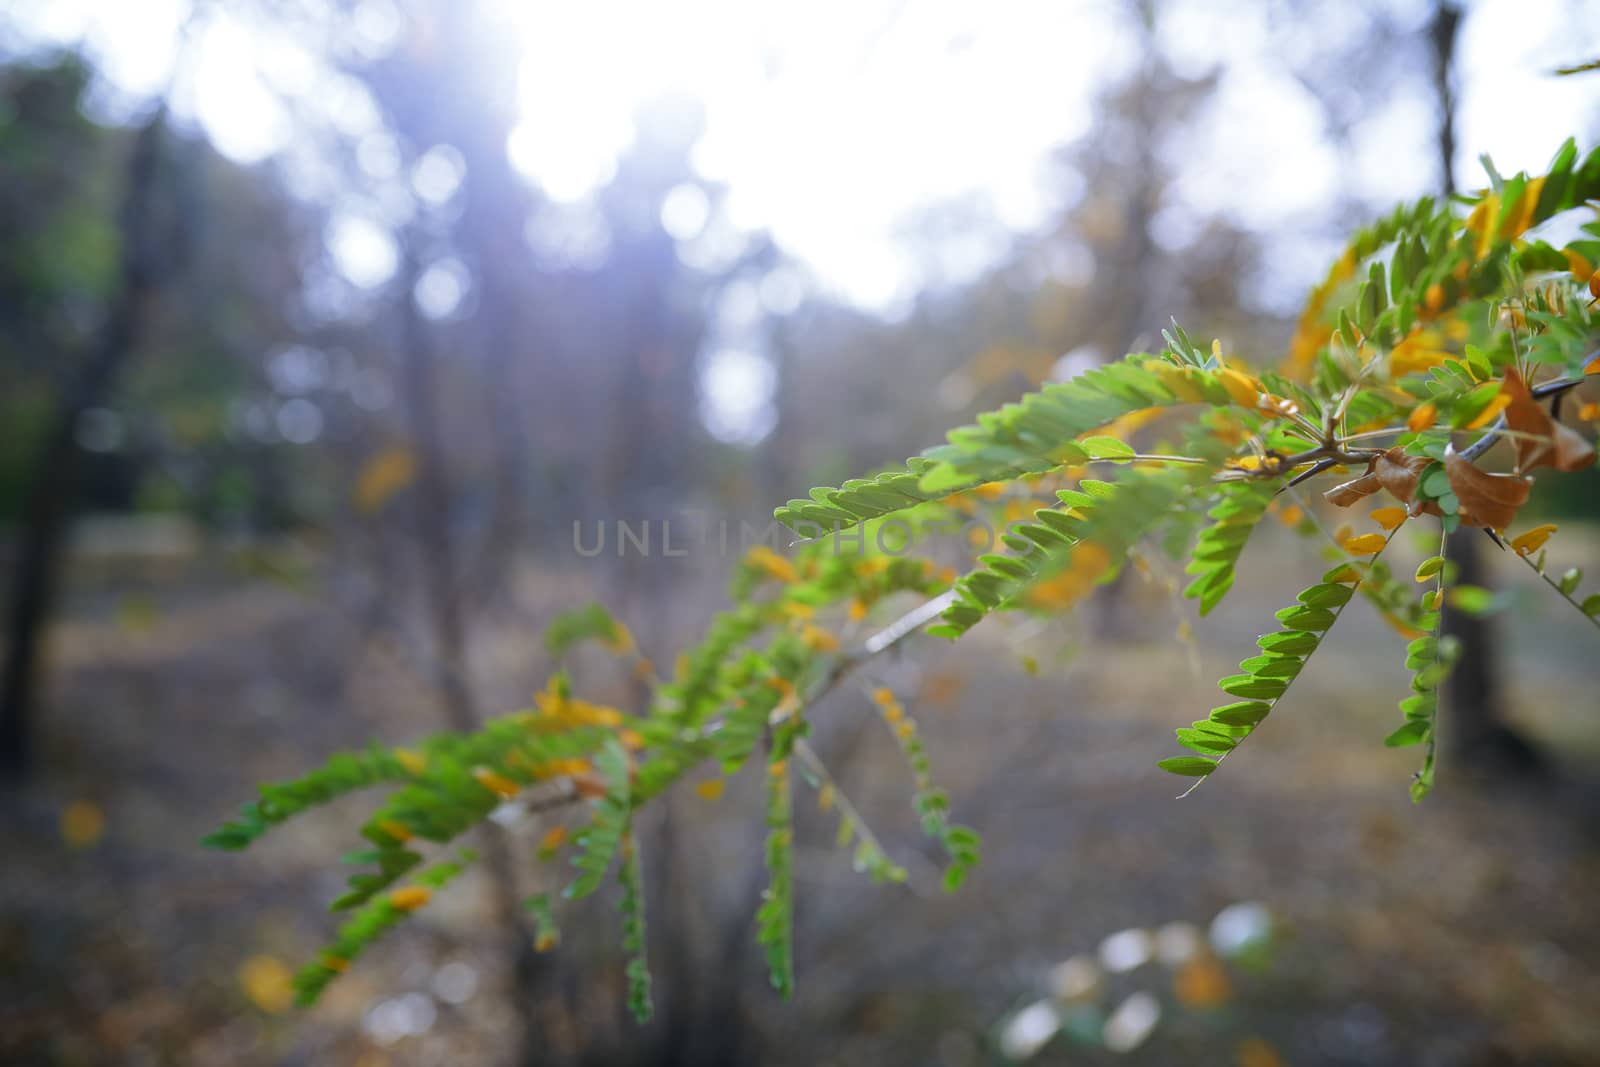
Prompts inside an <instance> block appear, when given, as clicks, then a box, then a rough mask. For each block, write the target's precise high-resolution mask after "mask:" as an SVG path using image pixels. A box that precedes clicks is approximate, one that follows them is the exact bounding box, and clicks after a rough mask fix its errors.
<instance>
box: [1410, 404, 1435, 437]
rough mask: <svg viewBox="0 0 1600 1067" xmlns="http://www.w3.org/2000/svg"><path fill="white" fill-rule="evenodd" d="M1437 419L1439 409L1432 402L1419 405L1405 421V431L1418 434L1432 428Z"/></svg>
mask: <svg viewBox="0 0 1600 1067" xmlns="http://www.w3.org/2000/svg"><path fill="white" fill-rule="evenodd" d="M1438 418H1439V408H1438V406H1437V405H1436V404H1434V402H1433V401H1431V400H1430V401H1428V402H1427V403H1426V404H1419V405H1417V407H1416V408H1415V409H1414V410H1413V411H1412V412H1411V415H1410V416H1409V417H1408V418H1407V419H1406V429H1408V430H1411V431H1412V432H1420V431H1422V430H1426V429H1427V428H1428V427H1430V426H1432V425H1433V424H1434V422H1435V421H1437V420H1438Z"/></svg>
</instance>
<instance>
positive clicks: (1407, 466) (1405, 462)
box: [1372, 447, 1431, 504]
mask: <svg viewBox="0 0 1600 1067" xmlns="http://www.w3.org/2000/svg"><path fill="white" fill-rule="evenodd" d="M1430 462H1431V460H1429V459H1428V457H1427V456H1410V455H1407V454H1406V450H1405V449H1403V448H1398V447H1396V448H1391V449H1389V451H1387V452H1385V453H1384V454H1383V455H1381V456H1379V457H1378V461H1377V463H1375V464H1374V465H1373V468H1372V472H1373V473H1374V474H1376V475H1377V476H1378V481H1379V483H1380V484H1382V486H1383V487H1384V488H1385V489H1387V490H1389V492H1391V493H1393V494H1394V495H1395V497H1396V498H1397V499H1399V500H1402V501H1404V502H1405V503H1407V504H1409V503H1411V498H1412V497H1413V496H1415V495H1416V492H1417V478H1418V477H1420V476H1421V474H1422V470H1423V468H1424V467H1426V466H1427V465H1428V464H1429V463H1430Z"/></svg>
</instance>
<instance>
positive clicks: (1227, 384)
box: [1217, 367, 1261, 408]
mask: <svg viewBox="0 0 1600 1067" xmlns="http://www.w3.org/2000/svg"><path fill="white" fill-rule="evenodd" d="M1217 378H1218V380H1220V381H1221V382H1222V387H1223V388H1224V389H1226V390H1227V391H1228V396H1229V397H1231V398H1232V400H1233V402H1234V403H1235V404H1237V405H1239V406H1240V407H1242V408H1253V407H1255V406H1256V398H1257V397H1258V396H1260V395H1261V387H1260V385H1259V383H1257V382H1256V380H1255V379H1254V378H1252V377H1250V376H1249V375H1248V374H1244V373H1242V372H1240V371H1236V370H1234V369H1233V368H1232V367H1226V368H1224V369H1222V370H1221V371H1218V372H1217Z"/></svg>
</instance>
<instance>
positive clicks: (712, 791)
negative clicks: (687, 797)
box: [694, 778, 728, 800]
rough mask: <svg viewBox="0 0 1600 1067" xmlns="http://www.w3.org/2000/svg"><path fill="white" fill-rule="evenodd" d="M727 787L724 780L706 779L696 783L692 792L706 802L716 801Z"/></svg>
mask: <svg viewBox="0 0 1600 1067" xmlns="http://www.w3.org/2000/svg"><path fill="white" fill-rule="evenodd" d="M727 786H728V783H727V780H726V779H723V778H707V779H706V780H705V781H703V782H696V783H695V787H694V791H695V793H696V794H697V795H699V796H700V797H702V798H704V799H706V800H716V799H717V798H718V797H720V796H721V795H722V791H723V790H724V789H726V788H727Z"/></svg>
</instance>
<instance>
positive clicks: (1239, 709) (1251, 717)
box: [1211, 700, 1272, 726]
mask: <svg viewBox="0 0 1600 1067" xmlns="http://www.w3.org/2000/svg"><path fill="white" fill-rule="evenodd" d="M1271 710H1272V705H1270V704H1267V703H1265V702H1263V701H1260V700H1241V701H1238V702H1237V703H1233V704H1224V705H1222V706H1221V707H1220V708H1213V709H1211V718H1213V719H1215V720H1216V721H1217V722H1220V723H1225V724H1227V725H1229V726H1254V725H1256V724H1257V723H1259V722H1260V721H1261V720H1262V719H1265V718H1266V717H1267V712H1269V711H1271Z"/></svg>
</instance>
